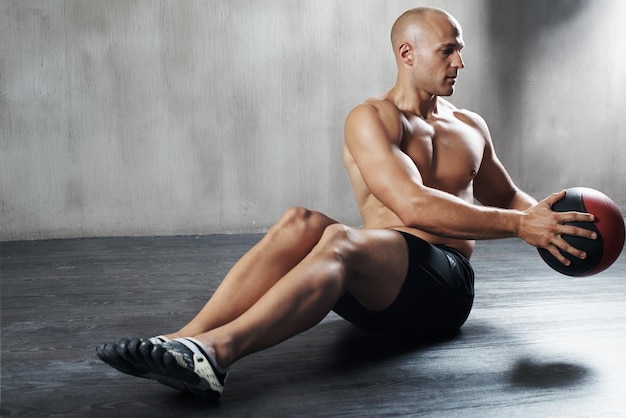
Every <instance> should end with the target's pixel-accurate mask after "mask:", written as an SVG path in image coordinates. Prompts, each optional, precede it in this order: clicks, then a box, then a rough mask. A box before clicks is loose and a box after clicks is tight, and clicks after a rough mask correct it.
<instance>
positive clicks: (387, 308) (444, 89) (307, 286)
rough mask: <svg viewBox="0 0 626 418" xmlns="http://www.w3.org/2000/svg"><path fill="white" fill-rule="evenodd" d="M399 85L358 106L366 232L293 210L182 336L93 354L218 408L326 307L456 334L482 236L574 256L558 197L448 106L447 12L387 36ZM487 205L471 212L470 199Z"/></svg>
mask: <svg viewBox="0 0 626 418" xmlns="http://www.w3.org/2000/svg"><path fill="white" fill-rule="evenodd" d="M392 46H393V49H394V53H395V57H396V62H397V66H398V78H397V81H396V84H395V85H394V87H393V88H392V89H391V90H390V91H389V92H387V93H386V94H383V95H381V96H378V97H375V98H372V99H369V100H367V101H365V102H364V103H363V104H361V105H359V106H357V107H356V108H355V109H353V110H352V111H351V112H350V114H349V115H348V117H347V120H346V124H345V147H344V161H345V165H346V167H347V170H348V173H349V175H350V179H351V181H352V186H353V188H354V192H355V196H356V200H357V203H358V206H359V210H360V212H361V215H362V218H363V227H362V228H353V227H349V226H346V225H341V224H339V223H337V222H336V221H334V220H333V219H331V218H329V217H327V216H326V215H323V214H321V213H319V212H314V211H310V210H307V209H304V208H292V209H290V210H288V211H287V212H286V213H285V214H284V215H283V217H282V218H281V219H280V220H279V221H278V223H277V224H276V225H274V226H273V227H272V228H271V229H270V230H269V231H268V233H267V234H266V236H265V237H264V238H263V239H262V240H261V241H260V242H259V243H258V244H257V245H256V246H254V247H253V248H252V249H251V250H250V251H249V252H248V253H247V254H246V255H244V256H243V257H242V258H241V259H240V260H239V261H238V262H237V263H236V264H235V266H234V267H233V268H232V270H231V271H230V272H229V273H228V274H227V275H226V277H225V278H224V280H223V281H222V283H221V284H220V286H219V288H218V289H217V290H216V292H215V293H214V295H213V296H212V297H211V298H210V299H209V301H208V302H207V304H206V305H205V307H204V308H203V309H202V310H201V311H200V312H199V313H198V315H197V316H196V317H195V318H194V319H193V320H192V321H191V322H189V323H188V324H187V325H185V326H184V327H183V328H182V329H180V330H179V331H177V332H174V333H171V334H168V335H165V336H159V337H153V338H151V339H146V340H143V339H138V338H134V339H126V338H123V339H121V340H119V341H118V342H117V343H107V344H103V345H101V346H99V347H98V348H97V352H98V355H99V356H100V358H101V359H103V360H104V361H105V362H107V363H108V364H110V365H111V366H113V367H115V368H117V369H118V370H120V371H122V372H125V373H128V374H132V375H135V376H140V377H145V378H151V379H155V380H158V381H160V382H162V383H165V384H168V385H170V386H173V387H176V388H178V389H182V390H189V391H191V392H192V393H195V394H197V395H199V396H203V397H206V398H211V399H217V398H219V396H220V394H221V393H222V389H223V385H224V382H225V380H226V376H227V373H228V369H227V368H228V366H230V365H232V364H233V363H234V362H235V361H237V360H238V359H240V358H242V357H244V356H246V355H248V354H251V353H253V352H256V351H259V350H262V349H265V348H268V347H270V346H273V345H275V344H278V343H280V342H282V341H284V340H286V339H288V338H290V337H292V336H294V335H296V334H298V333H300V332H302V331H304V330H306V329H308V328H310V327H312V326H314V325H315V324H317V323H318V322H319V321H321V320H322V319H323V318H324V317H325V316H326V315H327V314H328V313H329V312H330V311H331V310H334V311H335V312H337V313H338V314H339V315H341V316H343V317H344V318H346V319H348V320H350V321H352V322H354V323H356V324H357V325H360V326H364V327H368V328H371V329H375V330H380V331H383V332H392V333H396V334H402V335H408V336H420V335H424V334H429V333H436V332H452V331H454V330H456V329H458V328H459V327H460V326H461V325H462V324H463V323H464V322H465V320H466V318H467V316H468V315H469V312H470V309H471V307H472V301H473V295H474V290H473V282H474V276H473V271H472V268H471V266H470V265H469V262H468V260H469V258H470V257H471V255H472V251H473V249H474V241H473V240H475V239H495V238H503V237H519V238H521V239H523V240H524V241H526V242H527V243H529V244H530V245H533V246H536V247H542V248H546V249H547V250H549V251H550V252H551V253H552V254H553V255H554V256H555V257H557V258H558V259H559V260H561V262H563V263H565V264H567V263H568V260H567V259H566V258H565V257H563V256H562V254H561V253H560V252H559V251H558V250H559V249H561V250H563V251H565V252H567V253H570V254H572V255H574V256H576V257H581V258H584V257H585V254H584V253H583V252H581V251H579V250H577V249H576V248H573V247H571V246H570V245H569V244H568V243H567V242H566V241H565V240H563V239H562V237H561V235H562V234H569V235H577V236H582V237H587V238H590V239H594V238H595V235H594V234H593V232H591V231H589V230H587V229H583V228H577V227H574V226H569V225H565V223H567V222H572V221H592V220H593V217H592V215H589V214H582V213H574V212H572V213H557V212H553V211H552V210H551V209H550V208H551V206H552V205H553V204H554V203H555V202H557V201H558V200H560V199H561V198H563V197H564V195H565V194H564V192H560V193H555V194H552V195H551V196H549V197H547V198H546V199H544V200H543V201H541V202H539V203H537V202H536V201H535V200H534V199H532V198H531V197H530V196H528V195H527V194H525V193H523V192H521V191H520V190H519V189H518V188H517V187H516V186H515V185H514V183H513V182H512V180H511V178H510V177H509V175H508V174H507V172H506V170H505V169H504V167H503V166H502V164H501V163H500V161H499V160H498V158H497V157H496V154H495V151H494V149H493V144H492V140H491V137H490V135H489V131H488V129H487V125H486V123H485V122H484V120H483V119H482V118H481V117H480V116H478V115H476V114H475V113H472V112H469V111H466V110H460V109H457V108H455V107H454V106H453V105H452V104H450V103H449V102H448V101H446V100H444V99H442V96H449V95H451V94H452V93H453V91H454V86H455V83H456V79H457V76H458V74H459V70H461V69H462V68H463V66H464V64H463V59H462V57H461V50H462V49H463V46H464V44H463V37H462V32H461V26H460V25H459V23H458V22H457V21H456V20H455V19H454V18H453V17H452V16H450V15H449V14H447V13H446V12H444V11H441V10H438V9H430V8H418V9H413V10H409V11H408V12H406V13H404V14H403V15H402V16H400V17H399V18H398V20H397V21H396V23H395V24H394V26H393V29H392ZM475 199H476V200H477V201H479V202H480V203H482V206H481V205H476V204H475V203H474V200H475Z"/></svg>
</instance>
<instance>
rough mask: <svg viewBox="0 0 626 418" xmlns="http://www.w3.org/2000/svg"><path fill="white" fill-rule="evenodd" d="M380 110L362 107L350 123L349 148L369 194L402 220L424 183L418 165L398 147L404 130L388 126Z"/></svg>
mask: <svg viewBox="0 0 626 418" xmlns="http://www.w3.org/2000/svg"><path fill="white" fill-rule="evenodd" d="M378 112H379V111H378V110H377V109H375V108H373V107H372V106H360V107H357V108H356V109H355V110H353V111H352V112H351V113H350V115H349V116H348V118H347V120H346V128H345V141H346V147H347V149H348V151H349V152H350V154H351V156H352V158H353V159H354V161H355V164H356V166H357V167H358V170H359V171H360V174H361V177H362V178H363V181H364V182H365V184H366V186H367V188H368V189H369V191H370V192H371V193H372V194H373V195H374V197H376V198H377V199H378V200H380V201H381V202H382V203H383V204H384V205H385V206H387V207H388V208H389V209H391V210H392V211H393V212H395V213H396V214H397V215H399V216H401V212H402V209H403V206H405V205H406V203H407V201H408V200H410V196H412V195H414V194H416V193H418V192H419V190H420V187H421V186H423V180H422V177H421V175H420V172H419V170H418V169H417V167H416V165H415V163H414V162H413V160H411V158H409V156H408V155H407V154H405V153H404V152H402V150H401V149H400V148H399V146H398V143H399V142H400V140H399V136H400V135H401V132H400V127H399V126H398V127H396V126H391V127H390V126H385V124H384V123H383V122H382V120H381V118H380V116H379V114H378Z"/></svg>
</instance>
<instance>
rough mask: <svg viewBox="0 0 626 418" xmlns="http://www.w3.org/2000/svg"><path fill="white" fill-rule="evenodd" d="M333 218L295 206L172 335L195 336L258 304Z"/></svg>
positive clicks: (309, 247) (316, 239) (317, 239)
mask: <svg viewBox="0 0 626 418" xmlns="http://www.w3.org/2000/svg"><path fill="white" fill-rule="evenodd" d="M333 223H336V221H334V220H333V219H331V218H329V217H327V216H325V215H323V214H321V213H319V212H312V211H308V210H306V209H304V208H292V209H290V210H288V211H287V212H286V213H285V214H284V215H283V217H282V218H281V219H280V220H279V221H278V222H277V223H276V225H274V226H273V227H272V228H271V229H270V230H269V231H268V233H267V234H266V236H265V237H264V238H263V239H262V240H261V241H260V242H259V243H258V244H256V245H255V246H254V247H253V248H252V249H251V250H250V251H249V252H248V253H246V254H245V255H244V256H243V257H242V258H241V259H240V260H239V261H238V262H237V263H236V264H235V265H234V266H233V268H232V269H231V270H230V272H229V273H228V274H227V275H226V277H225V278H224V280H223V281H222V283H221V284H220V285H219V287H218V289H217V290H216V291H215V293H214V294H213V296H212V297H211V298H210V299H209V301H208V302H207V304H206V305H205V306H204V308H203V309H202V310H201V311H200V312H199V313H198V314H197V315H196V317H195V318H194V319H193V320H192V321H190V322H189V323H188V324H187V325H185V326H184V327H183V328H182V329H180V330H179V331H178V332H176V333H173V334H169V335H167V336H168V337H169V338H177V337H188V336H195V335H198V334H201V333H204V332H207V331H209V330H211V329H214V328H217V327H220V326H222V325H224V324H227V323H229V322H231V321H233V320H234V319H236V318H238V317H239V316H240V315H242V314H243V313H244V312H246V311H247V310H248V309H249V308H250V307H251V306H252V305H254V304H255V303H256V302H257V301H258V300H259V299H260V298H261V297H262V296H263V295H264V294H265V293H266V292H267V291H268V290H269V289H270V288H271V287H272V286H274V285H275V284H276V282H277V281H278V280H280V279H281V278H282V277H283V276H285V275H286V274H287V273H288V272H289V271H290V270H291V269H293V268H294V266H296V265H297V264H298V263H299V262H300V261H302V259H304V258H305V257H306V255H307V254H308V253H309V252H310V251H311V249H312V248H313V247H314V246H315V244H317V242H318V241H319V239H320V238H321V236H322V234H323V232H324V230H325V229H326V227H328V226H329V225H331V224H333Z"/></svg>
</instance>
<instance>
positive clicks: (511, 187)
mask: <svg viewBox="0 0 626 418" xmlns="http://www.w3.org/2000/svg"><path fill="white" fill-rule="evenodd" d="M474 196H475V197H476V200H478V201H479V202H480V203H482V204H483V205H485V206H493V207H500V208H508V209H521V210H524V209H527V208H528V207H529V206H531V205H532V204H533V199H532V198H530V197H529V196H528V195H526V194H525V193H523V192H521V191H520V190H519V189H518V188H517V186H516V185H515V183H514V182H513V180H512V179H511V176H510V175H509V173H508V172H507V171H506V169H505V167H504V165H503V164H502V163H501V162H500V160H499V159H498V157H497V156H496V153H495V151H494V149H493V144H492V142H491V139H490V138H487V145H486V147H485V152H484V156H483V161H482V164H481V167H480V170H479V172H478V175H477V176H476V178H475V180H474ZM535 203H536V202H535Z"/></svg>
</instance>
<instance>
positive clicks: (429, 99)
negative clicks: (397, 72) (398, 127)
mask: <svg viewBox="0 0 626 418" xmlns="http://www.w3.org/2000/svg"><path fill="white" fill-rule="evenodd" d="M387 100H389V101H391V102H392V103H393V104H395V105H396V107H397V108H398V109H400V110H401V111H402V112H404V113H409V114H413V115H415V116H418V117H420V118H422V119H424V120H427V119H428V118H429V117H430V116H431V115H432V114H434V113H437V103H438V97H437V96H434V95H432V94H428V93H425V92H423V91H417V90H409V89H403V88H401V87H399V86H398V85H396V86H394V87H393V88H392V89H391V90H390V91H389V92H388V93H387Z"/></svg>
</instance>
